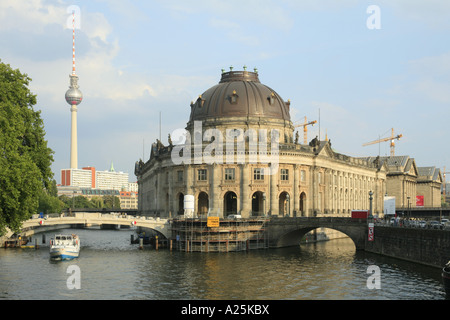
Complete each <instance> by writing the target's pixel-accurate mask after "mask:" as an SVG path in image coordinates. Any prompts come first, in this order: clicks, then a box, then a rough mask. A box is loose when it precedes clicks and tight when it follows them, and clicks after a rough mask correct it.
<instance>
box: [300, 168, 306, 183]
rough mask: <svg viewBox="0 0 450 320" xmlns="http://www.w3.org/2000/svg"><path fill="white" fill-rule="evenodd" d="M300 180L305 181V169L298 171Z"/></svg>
mask: <svg viewBox="0 0 450 320" xmlns="http://www.w3.org/2000/svg"><path fill="white" fill-rule="evenodd" d="M300 181H302V182H305V181H306V171H305V170H302V171H300Z"/></svg>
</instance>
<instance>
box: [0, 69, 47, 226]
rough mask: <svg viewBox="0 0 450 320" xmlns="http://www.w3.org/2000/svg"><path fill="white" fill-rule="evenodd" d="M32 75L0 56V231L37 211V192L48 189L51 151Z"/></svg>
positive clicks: (18, 224) (17, 224) (15, 224)
mask: <svg viewBox="0 0 450 320" xmlns="http://www.w3.org/2000/svg"><path fill="white" fill-rule="evenodd" d="M30 81H31V79H30V78H29V77H28V76H27V75H26V74H22V73H21V72H20V71H19V70H18V69H15V70H14V69H12V68H11V67H10V66H9V65H8V64H4V63H3V62H1V60H0V234H3V233H4V232H5V230H6V228H7V227H8V228H10V229H11V230H13V231H15V232H17V231H19V230H20V228H21V225H22V221H24V220H27V219H29V218H30V217H31V215H32V214H34V213H37V209H38V205H39V196H40V195H41V193H42V190H43V189H49V188H50V183H51V181H52V177H53V173H52V171H51V168H50V166H51V163H52V162H53V151H52V150H51V149H50V148H48V147H47V141H46V140H45V131H44V124H43V121H42V119H41V117H40V111H35V110H34V109H33V106H34V105H35V104H36V95H34V94H33V93H31V91H30V90H29V89H28V85H29V83H30Z"/></svg>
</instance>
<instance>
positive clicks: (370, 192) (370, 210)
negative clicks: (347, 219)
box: [369, 190, 373, 218]
mask: <svg viewBox="0 0 450 320" xmlns="http://www.w3.org/2000/svg"><path fill="white" fill-rule="evenodd" d="M372 200H373V192H372V190H370V191H369V205H370V209H369V218H372V217H373V215H372Z"/></svg>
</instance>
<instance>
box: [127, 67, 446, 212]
mask: <svg viewBox="0 0 450 320" xmlns="http://www.w3.org/2000/svg"><path fill="white" fill-rule="evenodd" d="M180 131H181V130H180ZM183 132H184V140H183V141H181V139H180V140H179V141H177V143H173V142H172V139H173V140H176V139H179V138H180V137H170V135H169V139H168V140H169V141H168V145H164V144H163V143H162V142H161V141H159V140H157V142H155V143H153V145H152V150H151V154H150V159H149V160H148V161H146V162H144V161H142V160H140V161H138V162H136V166H135V174H136V176H137V178H138V186H139V199H138V201H139V211H140V214H142V215H149V216H159V217H176V216H179V215H183V214H185V210H184V209H185V203H187V202H186V199H189V208H190V209H191V210H190V211H189V216H192V217H206V216H218V217H221V218H224V217H227V216H228V215H231V214H237V215H241V216H242V218H250V217H255V216H257V217H262V216H268V215H270V216H280V217H282V216H291V217H295V216H297V217H300V216H327V215H330V216H331V215H332V216H343V217H346V216H350V214H351V211H352V210H368V209H369V208H370V200H369V197H370V196H369V193H370V194H372V199H373V200H372V208H373V213H374V214H379V215H380V214H382V213H383V203H384V197H385V196H386V195H394V196H395V197H396V206H397V207H398V208H399V207H406V205H407V203H408V205H411V204H412V205H413V206H415V202H414V203H412V202H413V199H416V196H417V195H418V193H419V192H421V191H420V190H422V188H425V189H426V190H425V189H424V191H423V193H424V194H426V199H427V200H426V201H425V202H426V203H428V204H429V206H440V196H439V194H440V179H441V178H440V173H439V172H438V174H436V175H432V176H431V178H426V177H425V178H424V177H422V178H421V176H420V172H422V171H423V170H422V171H421V170H419V168H417V167H416V165H415V163H414V159H411V158H409V157H406V159H405V157H401V158H398V159H399V160H405V161H404V163H400V164H398V163H396V161H395V159H394V158H392V157H381V158H380V157H367V158H355V157H350V156H347V155H344V154H339V153H336V152H335V151H333V149H332V148H331V143H330V141H328V140H325V141H319V140H318V139H317V138H314V139H312V140H311V141H310V142H309V143H305V142H304V141H303V139H301V140H302V141H299V138H298V133H297V134H295V127H294V125H293V123H292V120H291V117H290V102H289V101H285V100H284V99H283V98H282V97H280V96H279V95H278V94H277V92H276V91H274V90H273V89H271V88H270V87H268V86H266V85H264V84H262V83H261V82H260V81H259V76H258V73H257V72H256V70H255V72H250V71H246V70H244V71H230V72H223V71H222V75H221V79H220V81H219V83H218V84H216V85H214V86H213V87H211V88H209V89H207V90H206V91H205V92H204V93H203V94H201V95H200V96H199V97H198V99H197V100H196V101H193V102H192V103H191V105H190V116H189V121H188V122H187V126H186V128H185V130H183ZM180 136H181V135H180ZM392 168H393V169H392ZM435 171H436V170H435ZM437 171H438V170H437ZM430 179H432V180H433V179H434V180H433V181H429V180H430ZM390 181H392V185H391V184H390ZM402 181H405V183H403V182H402ZM421 182H422V184H421V187H418V185H419V183H421ZM391 188H392V190H390V189H391ZM394 189H395V190H394ZM428 195H432V196H428ZM185 196H187V197H185ZM430 198H433V199H432V200H429V199H430ZM191 199H192V200H191ZM406 199H408V200H406ZM436 199H439V200H436ZM430 201H432V202H431V203H430ZM187 212H188V211H186V213H187ZM186 216H188V215H186Z"/></svg>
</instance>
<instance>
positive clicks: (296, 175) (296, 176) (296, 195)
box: [291, 164, 300, 217]
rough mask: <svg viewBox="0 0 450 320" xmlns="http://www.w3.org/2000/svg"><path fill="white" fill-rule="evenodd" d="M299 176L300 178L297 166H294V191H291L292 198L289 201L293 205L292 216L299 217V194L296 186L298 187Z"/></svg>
mask: <svg viewBox="0 0 450 320" xmlns="http://www.w3.org/2000/svg"><path fill="white" fill-rule="evenodd" d="M299 176H300V172H299V166H298V165H296V164H294V191H293V198H294V199H291V203H293V205H294V208H293V213H294V212H295V214H294V216H297V217H299V216H300V194H299V190H298V185H299V180H300V179H299Z"/></svg>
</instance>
